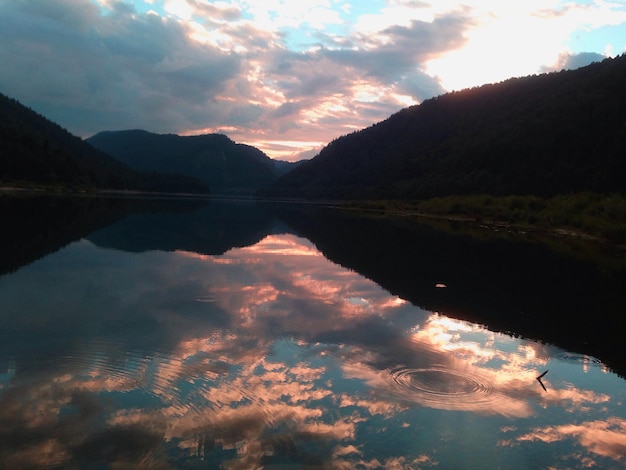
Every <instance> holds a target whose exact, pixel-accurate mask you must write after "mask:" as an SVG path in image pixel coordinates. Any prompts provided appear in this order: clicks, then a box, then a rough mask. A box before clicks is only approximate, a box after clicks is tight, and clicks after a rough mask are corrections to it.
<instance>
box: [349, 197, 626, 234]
mask: <svg viewBox="0 0 626 470" xmlns="http://www.w3.org/2000/svg"><path fill="white" fill-rule="evenodd" d="M346 208H350V209H358V210H368V211H381V212H386V213H395V214H403V215H419V216H427V217H428V216H429V217H442V218H447V219H456V220H465V221H474V222H477V223H480V224H486V225H506V226H512V227H515V228H519V229H520V230H535V231H555V232H561V233H563V234H570V235H575V236H580V237H587V238H598V239H602V240H607V241H610V242H612V243H616V244H624V243H626V197H625V196H622V195H619V194H596V193H576V194H566V195H559V196H556V197H553V198H551V199H542V198H539V197H535V196H505V197H497V196H490V195H477V196H449V197H440V198H434V199H428V200H423V201H358V202H350V203H347V204H346Z"/></svg>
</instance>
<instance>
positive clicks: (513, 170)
mask: <svg viewBox="0 0 626 470" xmlns="http://www.w3.org/2000/svg"><path fill="white" fill-rule="evenodd" d="M625 84H626V55H622V56H620V57H617V58H615V59H606V60H604V61H602V62H600V63H595V64H591V65H589V66H587V67H584V68H581V69H577V70H574V71H561V72H558V73H550V74H543V75H539V76H530V77H525V78H517V79H510V80H507V81H504V82H502V83H498V84H493V85H485V86H482V87H480V88H473V89H469V90H464V91H460V92H454V93H449V94H445V95H442V96H439V97H437V98H433V99H430V100H427V101H424V102H423V103H422V104H420V105H417V106H413V107H410V108H407V109H404V110H402V111H400V112H398V113H397V114H394V115H393V116H391V117H389V118H388V119H387V120H385V121H383V122H380V123H378V124H376V125H374V126H372V127H369V128H367V129H364V130H361V131H359V132H355V133H353V134H350V135H347V136H344V137H341V138H338V139H336V140H335V141H333V142H332V143H330V144H329V145H328V146H327V147H325V148H324V149H323V150H322V151H321V152H320V154H319V155H318V156H317V157H315V158H314V159H312V160H310V161H308V162H306V163H304V164H302V165H301V166H300V167H298V168H296V169H294V170H293V171H291V172H290V173H288V174H287V175H285V176H284V177H282V178H281V179H279V180H278V181H277V182H276V183H275V184H274V185H273V186H272V187H271V188H270V189H269V190H268V191H265V192H264V193H263V195H266V196H277V197H302V198H324V199H405V200H407V199H422V198H430V197H434V196H447V195H467V194H492V195H510V194H520V195H526V194H533V195H536V196H541V197H549V196H553V195H556V194H563V193H572V192H581V191H592V192H618V193H623V192H624V190H625V189H626V86H625Z"/></svg>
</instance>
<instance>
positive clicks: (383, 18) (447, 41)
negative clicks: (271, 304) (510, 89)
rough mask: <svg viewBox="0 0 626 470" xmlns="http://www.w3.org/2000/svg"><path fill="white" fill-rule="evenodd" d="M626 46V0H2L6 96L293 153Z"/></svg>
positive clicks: (81, 122) (79, 131)
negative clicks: (463, 92) (464, 93)
mask: <svg viewBox="0 0 626 470" xmlns="http://www.w3.org/2000/svg"><path fill="white" fill-rule="evenodd" d="M625 51H626V2H624V1H601V0H575V1H558V0H524V1H520V0H480V1H477V0H466V1H461V0H437V1H436V2H435V1H432V2H431V1H429V0H367V1H357V0H297V1H295V0H247V1H246V0H232V1H207V0H133V1H130V0H0V93H3V94H5V95H7V96H9V97H11V98H15V99H17V100H19V101H20V102H22V103H23V104H24V105H26V106H28V107H30V108H32V109H34V110H35V111H37V112H39V113H41V114H43V115H44V116H46V117H48V118H49V119H51V120H53V121H55V122H57V123H59V124H60V125H61V126H63V127H65V128H66V129H68V130H69V131H70V132H72V133H74V134H76V135H79V136H81V137H89V136H91V135H93V134H95V133H97V132H99V131H103V130H121V129H145V130H148V131H151V132H157V133H177V134H185V135H190V134H200V133H212V132H221V133H224V134H226V135H228V136H229V137H230V138H231V139H233V140H234V141H236V142H240V143H246V144H250V145H254V146H256V147H258V148H260V149H261V150H263V151H265V152H266V153H267V154H268V155H269V156H270V157H273V158H280V159H285V160H297V159H299V158H303V157H306V158H308V157H312V156H314V155H315V154H316V153H317V152H318V151H319V150H320V149H321V147H322V146H324V145H325V144H326V143H328V142H329V141H330V140H332V139H334V138H336V137H339V136H341V135H345V134H347V133H350V132H353V131H355V130H358V129H362V128H364V127H367V126H370V125H371V124H374V123H375V122H378V121H381V120H383V119H385V118H386V117H388V116H389V115H390V114H392V113H394V112H396V111H398V110H400V109H402V108H404V107H406V106H409V105H412V104H417V103H420V102H421V101H423V100H424V99H427V98H430V97H432V96H436V95H439V94H442V93H444V92H446V91H451V90H457V89H462V88H467V87H472V86H478V85H482V84H484V83H492V82H498V81H501V80H505V79H507V78H510V77H516V76H525V75H531V74H537V73H542V72H549V71H554V70H561V69H562V68H576V67H578V66H581V65H586V64H587V63H589V62H591V61H597V60H601V59H602V58H603V57H606V56H615V55H619V54H622V53H624V52H625Z"/></svg>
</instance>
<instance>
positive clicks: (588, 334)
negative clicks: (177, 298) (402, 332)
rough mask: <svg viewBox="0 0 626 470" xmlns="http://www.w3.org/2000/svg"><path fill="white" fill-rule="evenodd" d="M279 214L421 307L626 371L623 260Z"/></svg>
mask: <svg viewBox="0 0 626 470" xmlns="http://www.w3.org/2000/svg"><path fill="white" fill-rule="evenodd" d="M280 216H281V218H282V219H283V220H284V221H285V222H286V223H288V224H289V225H290V226H292V227H294V228H295V229H297V230H298V231H300V232H301V233H302V234H303V236H306V237H307V238H309V239H310V240H311V241H312V242H313V243H315V244H316V245H317V247H318V249H320V250H321V251H322V252H323V253H324V255H325V256H327V257H328V258H329V259H330V260H332V261H334V262H337V263H340V264H341V265H343V266H345V267H348V268H350V269H354V270H356V271H358V272H359V273H361V274H362V275H364V276H367V277H369V278H371V279H373V280H374V281H375V282H377V283H378V284H380V285H381V286H382V287H384V288H386V289H388V290H389V291H391V292H392V293H394V294H397V295H399V296H401V297H402V298H405V299H407V300H409V301H411V302H412V303H414V304H416V305H418V306H420V307H422V308H425V309H427V310H431V311H438V312H441V313H444V314H447V315H451V316H455V317H457V318H462V319H465V320H469V321H472V322H476V323H481V324H486V325H487V326H488V327H489V328H490V329H492V330H499V331H506V332H511V333H513V334H520V335H523V336H526V337H530V338H535V339H539V340H541V341H546V342H550V343H553V344H556V345H558V346H561V347H564V348H566V349H570V350H573V351H578V352H585V353H587V354H591V355H594V356H597V357H599V358H600V359H602V360H603V361H604V362H606V363H608V364H609V365H610V366H611V367H614V368H615V369H616V370H618V371H619V372H620V373H621V374H622V375H624V373H625V372H626V363H625V362H624V357H623V348H624V329H623V326H622V325H623V322H622V317H623V312H624V311H626V294H625V292H624V290H623V287H624V285H626V269H624V266H623V263H622V265H621V266H619V265H618V266H619V267H615V266H613V267H602V268H600V267H599V266H598V265H596V264H593V263H591V262H583V261H577V260H574V259H572V258H568V257H565V256H563V255H559V254H556V253H554V252H552V251H550V250H549V249H548V248H546V247H543V246H541V245H538V244H533V243H522V242H513V241H507V240H504V239H502V240H493V241H489V242H487V241H481V240H478V239H475V238H469V237H463V236H459V235H453V234H450V233H444V232H441V231H436V230H435V229H432V228H430V227H428V226H425V225H419V224H415V223H411V222H409V221H403V220H392V219H374V218H359V217H355V216H353V217H350V216H346V215H345V214H341V213H333V212H330V211H321V210H320V211H310V212H307V213H306V214H303V213H302V212H299V211H296V210H295V209H286V208H283V210H281V214H280ZM438 283H443V284H445V285H446V286H447V287H446V288H437V287H435V286H436V284H438Z"/></svg>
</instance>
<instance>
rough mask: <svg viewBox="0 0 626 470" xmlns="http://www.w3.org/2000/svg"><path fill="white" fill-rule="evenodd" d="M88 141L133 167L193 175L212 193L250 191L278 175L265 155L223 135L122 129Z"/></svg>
mask: <svg viewBox="0 0 626 470" xmlns="http://www.w3.org/2000/svg"><path fill="white" fill-rule="evenodd" d="M87 141H88V142H89V143H91V144H92V145H94V146H95V147H96V148H99V149H100V150H102V151H104V152H107V153H108V154H110V155H113V156H114V157H116V158H118V159H119V160H121V161H122V162H124V163H126V164H127V165H129V166H130V167H132V168H134V169H136V170H141V171H158V172H162V173H178V174H182V175H187V176H194V177H197V178H199V179H201V180H202V181H204V182H205V183H207V184H208V185H209V186H210V187H211V191H212V192H213V193H254V191H256V190H257V189H259V188H263V187H265V186H267V185H269V184H270V183H271V182H273V181H274V180H275V179H276V178H277V176H278V174H277V170H276V168H275V165H274V161H273V160H272V159H270V158H269V157H268V156H267V155H265V154H264V153H263V152H261V151H260V150H259V149H257V148H255V147H251V146H249V145H244V144H237V143H235V142H233V141H232V140H230V139H229V138H228V137H226V136H225V135H222V134H206V135H196V136H179V135H175V134H153V133H151V132H147V131H143V130H126V131H107V132H100V133H98V134H96V135H95V136H93V137H90V138H89V139H87Z"/></svg>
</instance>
